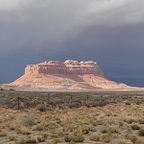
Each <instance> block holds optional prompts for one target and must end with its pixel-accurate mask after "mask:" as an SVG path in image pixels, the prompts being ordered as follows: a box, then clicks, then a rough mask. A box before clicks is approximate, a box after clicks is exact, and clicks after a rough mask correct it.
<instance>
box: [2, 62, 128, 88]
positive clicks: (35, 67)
mask: <svg viewBox="0 0 144 144" xmlns="http://www.w3.org/2000/svg"><path fill="white" fill-rule="evenodd" d="M2 87H5V88H6V87H12V88H21V89H27V90H30V89H31V90H35V89H36V90H96V89H125V88H129V86H127V85H125V84H119V83H116V82H113V81H110V80H108V79H107V78H105V76H104V74H103V72H102V70H101V69H100V67H99V66H98V65H97V63H96V62H93V61H81V62H78V61H75V60H66V61H65V62H59V61H48V62H42V63H39V64H30V65H27V67H26V68H25V74H24V75H23V76H21V77H20V78H18V79H17V80H15V81H14V82H12V83H9V84H3V85H2Z"/></svg>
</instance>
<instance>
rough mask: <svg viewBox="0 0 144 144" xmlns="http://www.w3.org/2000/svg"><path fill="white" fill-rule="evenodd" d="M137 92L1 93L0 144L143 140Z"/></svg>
mask: <svg viewBox="0 0 144 144" xmlns="http://www.w3.org/2000/svg"><path fill="white" fill-rule="evenodd" d="M143 95H144V92H91V93H76V92H75V93H47V92H17V91H1V92H0V144H3V143H4V144H26V143H27V144H28V143H33V144H34V143H40V144H57V143H61V144H62V143H63V144H66V143H71V144H74V143H85V144H86V143H87V144H105V143H109V144H133V143H134V144H143V142H144V96H143ZM18 97H19V98H18ZM18 100H19V101H18ZM18 109H19V110H18Z"/></svg>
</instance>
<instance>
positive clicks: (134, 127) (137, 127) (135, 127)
mask: <svg viewBox="0 0 144 144" xmlns="http://www.w3.org/2000/svg"><path fill="white" fill-rule="evenodd" d="M131 128H132V129H133V130H139V129H140V127H139V126H138V125H132V126H131Z"/></svg>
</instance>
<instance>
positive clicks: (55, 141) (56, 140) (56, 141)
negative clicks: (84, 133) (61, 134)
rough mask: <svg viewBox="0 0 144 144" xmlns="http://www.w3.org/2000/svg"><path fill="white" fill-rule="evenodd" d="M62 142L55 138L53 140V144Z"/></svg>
mask: <svg viewBox="0 0 144 144" xmlns="http://www.w3.org/2000/svg"><path fill="white" fill-rule="evenodd" d="M60 142H61V140H60V139H59V138H55V139H54V140H53V143H54V144H57V143H60Z"/></svg>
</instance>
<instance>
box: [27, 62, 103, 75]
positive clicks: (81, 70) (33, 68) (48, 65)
mask: <svg viewBox="0 0 144 144" xmlns="http://www.w3.org/2000/svg"><path fill="white" fill-rule="evenodd" d="M25 74H65V75H68V74H79V75H83V74H95V75H98V76H103V73H102V71H101V69H100V68H99V66H98V65H97V64H96V62H93V61H82V62H78V61H74V60H66V61H65V62H64V63H62V62H59V61H48V62H43V63H39V64H34V65H28V66H27V67H26V69H25Z"/></svg>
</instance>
